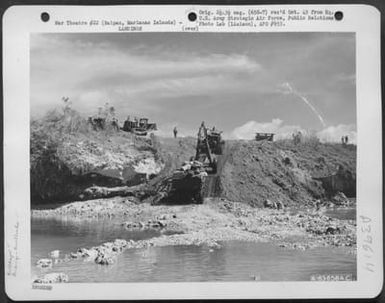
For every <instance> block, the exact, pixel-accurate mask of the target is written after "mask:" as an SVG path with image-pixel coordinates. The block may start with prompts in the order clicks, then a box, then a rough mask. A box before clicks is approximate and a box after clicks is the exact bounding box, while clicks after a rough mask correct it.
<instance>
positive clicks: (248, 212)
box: [32, 198, 356, 265]
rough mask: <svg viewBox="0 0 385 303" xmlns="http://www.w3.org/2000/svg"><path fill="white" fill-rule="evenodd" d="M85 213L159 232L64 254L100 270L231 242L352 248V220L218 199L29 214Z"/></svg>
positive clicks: (84, 205) (78, 206)
mask: <svg viewBox="0 0 385 303" xmlns="http://www.w3.org/2000/svg"><path fill="white" fill-rule="evenodd" d="M91 209H93V210H95V209H101V210H102V213H103V214H105V215H106V216H109V217H110V218H111V220H116V221H118V222H119V221H120V222H121V225H122V228H129V229H132V228H135V229H138V228H143V229H151V228H153V229H159V228H160V229H161V236H159V237H155V238H151V239H147V240H139V241H133V240H128V239H116V240H114V241H111V242H106V243H102V244H101V245H99V246H95V247H89V248H87V247H82V248H79V249H78V250H77V251H76V252H73V253H71V255H70V257H71V258H72V259H78V258H85V259H86V260H90V261H94V262H96V263H97V264H101V265H109V264H113V263H114V262H115V260H116V257H117V256H118V255H119V254H121V253H122V252H123V251H124V250H126V249H142V248H147V247H151V246H155V247H156V246H169V245H205V246H208V247H210V248H214V249H215V248H217V249H218V248H220V247H221V242H223V241H231V240H241V241H252V242H260V241H263V242H267V241H269V242H272V243H276V244H277V245H278V246H280V247H282V248H285V249H300V250H301V249H310V248H314V247H320V246H332V247H340V246H347V247H350V248H351V249H353V250H354V249H355V246H356V222H355V221H354V220H339V219H335V218H331V217H328V216H325V215H322V213H320V212H316V211H314V210H310V209H309V210H308V211H298V212H290V211H285V210H282V209H280V210H277V209H258V208H253V207H250V206H248V205H246V204H244V203H236V202H230V201H224V200H221V199H215V200H207V201H206V203H205V204H202V205H179V206H165V205H161V206H151V205H149V204H136V203H133V202H130V201H127V200H124V199H123V198H120V199H117V198H116V199H114V200H109V199H105V200H97V201H87V202H75V203H72V204H69V205H66V206H61V207H59V208H57V209H55V210H34V211H33V213H32V214H33V216H54V217H55V216H56V217H59V218H60V217H62V216H64V215H66V216H67V218H68V217H73V218H78V219H79V218H87V216H88V213H89V212H90V210H91ZM76 210H77V211H76ZM107 214H108V215H107ZM138 222H143V223H141V224H139V223H138ZM71 258H67V259H66V260H65V261H70V259H71ZM55 262H56V261H55ZM57 262H61V261H60V260H58V261H57Z"/></svg>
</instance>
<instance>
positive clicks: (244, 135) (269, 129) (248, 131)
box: [230, 118, 305, 140]
mask: <svg viewBox="0 0 385 303" xmlns="http://www.w3.org/2000/svg"><path fill="white" fill-rule="evenodd" d="M298 131H301V132H303V133H304V132H305V130H303V129H302V128H301V127H300V126H298V125H284V123H283V121H282V120H281V119H278V118H276V119H273V120H272V121H271V122H257V121H249V122H246V123H245V124H243V125H241V126H239V127H236V128H235V129H234V130H233V131H232V132H231V134H230V137H231V138H234V139H244V140H250V139H253V138H254V136H255V133H256V132H260V133H274V134H275V136H274V139H275V140H279V139H286V138H291V136H292V134H293V133H295V132H298Z"/></svg>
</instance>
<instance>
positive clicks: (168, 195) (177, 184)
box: [152, 122, 225, 204]
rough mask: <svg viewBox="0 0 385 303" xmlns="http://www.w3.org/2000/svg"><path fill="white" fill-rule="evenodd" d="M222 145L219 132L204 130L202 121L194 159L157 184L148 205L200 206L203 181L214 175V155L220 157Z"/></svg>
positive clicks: (215, 167)
mask: <svg viewBox="0 0 385 303" xmlns="http://www.w3.org/2000/svg"><path fill="white" fill-rule="evenodd" d="M224 144H225V142H224V141H223V140H222V135H221V132H219V131H217V130H215V128H212V129H208V128H206V126H205V124H204V122H202V124H201V126H200V128H199V131H198V138H197V146H196V153H195V157H194V156H193V157H191V159H190V161H186V162H184V164H183V165H182V167H181V168H179V169H177V170H176V171H174V172H173V174H172V175H171V176H169V177H167V178H165V179H164V180H162V181H161V182H160V183H159V185H158V188H157V189H156V191H157V195H156V197H155V199H154V200H153V201H152V204H161V203H170V204H184V203H196V204H201V203H203V198H204V185H205V181H206V178H208V177H209V176H210V175H215V174H216V173H217V158H216V156H217V155H222V152H223V146H224Z"/></svg>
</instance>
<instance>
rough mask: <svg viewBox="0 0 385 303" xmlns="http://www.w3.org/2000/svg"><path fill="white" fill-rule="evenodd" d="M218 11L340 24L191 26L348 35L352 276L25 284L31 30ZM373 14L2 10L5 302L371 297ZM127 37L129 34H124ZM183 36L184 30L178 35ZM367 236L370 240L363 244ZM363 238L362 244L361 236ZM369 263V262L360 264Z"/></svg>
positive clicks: (376, 77) (376, 138) (376, 186)
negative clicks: (352, 73) (320, 16)
mask: <svg viewBox="0 0 385 303" xmlns="http://www.w3.org/2000/svg"><path fill="white" fill-rule="evenodd" d="M210 7H211V8H215V9H216V8H223V9H229V10H233V9H239V8H242V9H248V8H259V9H272V8H279V7H285V8H290V9H296V8H297V9H303V8H305V7H306V8H308V9H309V10H310V9H323V10H324V9H330V10H332V11H337V10H340V11H342V12H343V13H344V19H343V20H342V21H338V22H337V21H331V22H330V21H327V22H325V21H323V22H317V21H312V22H307V23H306V26H304V25H303V23H299V22H288V23H287V24H286V26H284V27H278V28H271V27H269V28H266V29H265V28H264V29H262V28H254V29H247V30H245V29H239V28H238V27H231V28H228V27H222V28H216V29H215V30H214V29H211V30H202V31H201V32H215V31H220V32H354V33H355V35H356V95H357V281H338V282H318V281H317V282H314V281H309V282H258V283H256V282H226V283H225V282H220V283H218V282H201V283H181V282H179V283H64V284H52V289H51V290H44V289H33V288H32V282H31V273H30V271H31V264H30V262H31V258H30V255H31V225H30V174H29V167H30V165H29V161H30V158H29V157H30V155H29V138H30V136H29V125H30V124H29V121H30V98H29V95H30V72H29V69H30V62H29V43H30V40H29V37H30V34H31V33H59V32H73V33H75V32H78V33H80V32H101V31H103V32H116V29H111V30H108V29H106V28H102V27H98V26H96V27H93V28H89V27H81V26H79V27H68V26H63V27H55V26H54V25H53V22H46V23H44V22H42V21H41V20H40V14H41V13H42V12H48V13H49V14H50V15H51V16H52V18H59V19H63V20H65V19H75V20H76V19H79V20H82V19H85V18H87V19H91V17H92V18H99V19H100V18H104V19H107V20H108V19H116V18H118V17H123V18H124V19H128V18H130V17H131V18H134V19H140V18H141V17H145V18H147V19H148V18H149V17H150V16H152V18H154V19H157V18H159V17H162V18H163V19H165V18H167V16H170V18H172V19H176V20H177V21H178V22H179V21H180V22H182V23H183V24H187V23H188V22H189V21H188V20H187V13H188V12H191V11H199V10H200V9H207V8H210ZM380 29H381V25H380V12H379V11H378V10H377V9H376V8H374V7H372V6H368V5H290V6H287V5H261V6H227V7H226V6H199V5H178V6H176V5H167V6H149V5H146V6H137V5H135V6H13V7H10V8H9V9H8V10H7V11H6V12H5V13H4V16H3V64H4V65H3V81H4V83H3V84H4V120H3V121H4V125H3V126H4V216H5V220H4V224H5V230H4V232H5V242H4V249H5V260H4V262H5V263H4V264H5V286H6V293H7V294H8V296H9V297H10V298H11V299H13V300H58V299H60V300H74V299H78V300H79V299H88V300H93V299H109V300H113V299H193V298H195V299H209V298H210V299H234V298H238V299H242V298H244V299H250V298H276V299H281V298H309V299H310V298H373V297H376V296H377V295H378V294H379V293H380V291H381V289H382V285H383V244H382V239H383V236H382V232H383V231H382V129H381V79H380V75H381V64H380V56H381V53H380ZM145 31H152V32H163V31H167V32H179V31H180V27H176V26H172V25H170V26H165V25H162V26H156V25H153V26H152V27H151V29H150V30H147V29H145ZM133 34H135V33H133ZM186 34H188V33H186ZM370 239H372V241H370ZM370 242H372V243H370ZM370 264H372V265H370Z"/></svg>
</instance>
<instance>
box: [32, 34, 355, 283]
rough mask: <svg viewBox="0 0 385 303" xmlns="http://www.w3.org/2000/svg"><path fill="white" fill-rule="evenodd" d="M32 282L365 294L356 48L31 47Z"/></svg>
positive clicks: (79, 40)
mask: <svg viewBox="0 0 385 303" xmlns="http://www.w3.org/2000/svg"><path fill="white" fill-rule="evenodd" d="M30 43H31V53H30V64H31V75H30V76H31V100H30V102H31V108H30V111H31V122H30V129H31V133H30V161H31V162H30V163H31V168H30V169H31V175H30V176H31V209H32V212H31V253H32V255H31V266H32V268H31V273H32V277H33V281H34V282H36V283H45V282H51V280H52V281H53V282H70V283H71V282H193V281H252V280H255V281H313V280H314V281H317V280H322V279H325V280H326V279H329V280H330V279H335V280H337V279H338V280H341V281H352V280H356V279H357V274H356V267H357V265H356V200H355V197H356V149H357V146H356V136H357V133H356V95H355V89H356V86H355V78H356V77H355V35H354V34H352V33H250V34H239V33H236V34H232V33H204V34H186V33H143V34H119V33H113V34H102V33H100V34H99V33H96V34H95V33H88V34H87V33H84V34H83V33H80V34H75V33H71V34H32V35H31V38H30Z"/></svg>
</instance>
